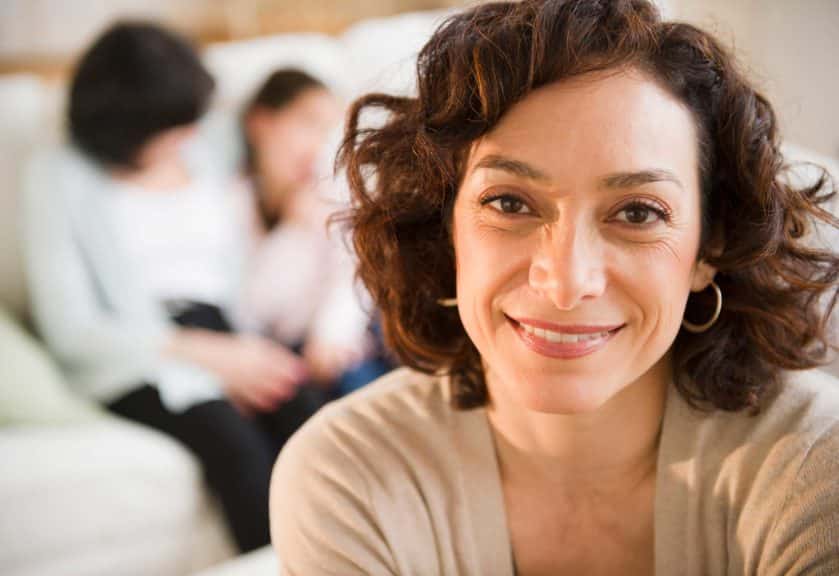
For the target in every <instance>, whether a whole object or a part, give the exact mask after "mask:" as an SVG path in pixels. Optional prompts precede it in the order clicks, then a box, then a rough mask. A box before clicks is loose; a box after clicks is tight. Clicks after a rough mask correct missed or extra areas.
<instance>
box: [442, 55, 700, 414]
mask: <svg viewBox="0 0 839 576" xmlns="http://www.w3.org/2000/svg"><path fill="white" fill-rule="evenodd" d="M697 152H698V151H697V136H696V129H695V126H694V123H693V120H692V117H691V115H690V113H689V112H688V110H687V109H686V108H684V107H683V106H682V105H681V104H680V103H679V102H678V101H677V100H675V99H674V98H673V97H671V96H670V95H669V94H668V93H666V92H665V91H664V90H662V89H661V88H659V87H658V85H657V84H656V83H654V82H653V81H651V80H650V79H648V78H647V77H646V76H644V75H643V74H642V73H640V72H634V71H627V72H611V73H609V74H604V73H599V74H594V75H588V76H583V77H577V78H573V79H570V80H567V81H563V82H559V83H555V84H551V85H548V86H545V87H542V88H540V89H538V90H536V91H534V92H532V93H531V94H530V95H528V96H527V97H526V98H525V99H524V100H522V101H521V102H519V103H518V104H516V105H515V106H513V107H512V108H511V109H510V110H509V111H508V112H507V114H506V115H504V116H503V118H502V119H501V121H500V122H499V123H498V124H497V125H496V127H495V128H494V129H493V130H492V131H491V132H490V133H489V134H487V135H486V136H484V137H483V138H482V139H480V140H479V141H477V142H475V143H474V144H473V146H472V148H471V150H470V154H469V158H468V160H467V165H466V167H465V171H464V176H463V181H462V184H461V187H460V189H459V192H458V196H457V199H456V201H455V206H454V225H453V232H452V234H453V243H454V248H455V254H456V261H457V299H458V309H459V313H460V317H461V320H462V322H463V325H464V327H465V329H466V332H467V333H468V334H469V337H470V338H471V339H472V341H473V342H474V343H475V345H476V347H477V348H478V350H479V351H480V353H481V356H482V357H483V360H484V364H485V370H486V374H487V385H488V387H489V391H490V395H491V398H493V400H497V399H498V398H500V397H503V398H510V399H512V401H514V402H517V403H519V404H521V405H523V406H524V407H526V408H528V409H530V410H536V411H541V412H551V413H562V414H574V413H584V412H590V411H594V410H596V409H597V408H599V407H600V406H602V405H603V404H605V403H606V402H607V401H608V400H609V399H610V398H612V397H613V396H615V395H616V394H617V393H619V392H620V391H621V390H623V389H625V388H627V387H628V386H630V385H631V384H633V383H635V382H638V381H640V379H642V377H643V376H644V375H645V374H653V373H655V374H659V373H660V372H658V371H653V370H654V369H655V368H661V367H662V366H665V365H666V363H667V362H668V361H669V355H668V350H669V349H670V346H671V344H672V343H673V340H674V339H675V337H676V335H677V333H678V331H679V327H680V323H681V320H682V315H683V312H684V309H685V304H686V302H687V298H688V295H689V292H690V291H691V290H695V291H698V290H702V289H703V288H705V287H706V286H707V284H708V282H709V281H710V280H711V278H712V277H713V269H712V268H710V267H709V266H707V265H706V264H704V263H698V262H697V260H696V258H697V253H698V249H699V238H700V194H699V174H698V166H697V158H698V155H697ZM665 372H666V371H665Z"/></svg>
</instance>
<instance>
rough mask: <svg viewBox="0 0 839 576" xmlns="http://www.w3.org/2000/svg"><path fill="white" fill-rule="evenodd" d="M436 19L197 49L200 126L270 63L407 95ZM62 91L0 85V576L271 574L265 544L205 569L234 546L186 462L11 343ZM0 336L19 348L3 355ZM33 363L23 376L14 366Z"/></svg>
mask: <svg viewBox="0 0 839 576" xmlns="http://www.w3.org/2000/svg"><path fill="white" fill-rule="evenodd" d="M442 16H443V15H442V14H441V13H439V12H430V13H419V14H407V15H402V16H398V17H394V18H388V19H382V20H370V21H366V22H363V23H360V24H358V25H356V26H354V27H352V28H351V29H349V30H347V31H346V32H345V33H344V34H343V35H341V36H338V37H329V36H323V35H318V34H302V35H288V36H276V37H269V38H264V39H259V40H253V41H246V42H238V43H229V44H220V45H214V46H211V47H209V48H208V49H207V50H206V51H205V53H204V58H205V62H206V63H207V65H208V67H209V68H210V70H211V71H212V72H213V74H214V75H215V76H216V78H217V81H218V85H217V93H216V100H215V103H214V108H215V110H214V113H213V115H212V116H211V117H210V120H208V122H207V123H206V126H205V130H206V131H208V134H209V136H210V137H215V135H214V134H213V131H215V130H218V129H220V130H222V132H220V133H219V134H221V135H222V136H224V135H225V134H224V132H223V131H224V130H227V131H228V133H227V134H226V135H227V136H228V137H233V135H232V134H230V133H229V130H230V129H231V127H232V125H231V124H230V122H225V121H224V120H223V119H225V118H230V117H231V113H232V112H235V111H236V109H237V107H238V106H240V105H241V103H242V102H243V100H244V98H246V97H247V95H249V94H250V93H251V92H252V91H253V90H254V89H255V88H256V87H257V84H258V83H259V82H260V81H261V80H262V79H263V78H264V77H266V76H267V74H268V72H270V70H272V69H273V68H275V67H278V66H285V65H294V66H298V67H302V68H304V69H306V70H308V71H310V72H311V73H313V74H315V75H317V76H319V77H320V78H322V79H324V80H325V81H326V82H327V83H329V84H330V85H332V86H333V87H334V89H335V90H336V91H337V92H338V93H339V94H340V95H342V96H343V97H344V98H345V99H346V100H349V99H351V98H352V97H353V96H355V95H357V94H359V93H361V92H364V91H368V90H387V91H397V92H408V91H410V90H411V89H412V72H413V62H414V56H415V55H416V53H417V51H418V50H419V48H420V47H421V46H422V44H423V43H424V41H425V40H426V39H427V37H428V36H429V35H430V33H431V31H432V29H433V27H434V26H435V25H436V24H437V23H438V22H439V21H440V20H441V18H442ZM64 95H65V86H64V85H61V84H51V83H47V82H45V81H43V80H41V79H40V78H38V77H34V76H7V77H0V312H3V311H5V312H4V313H3V314H2V316H0V424H4V425H3V426H2V427H0V462H2V463H3V465H2V467H3V472H2V474H0V509H2V510H3V513H2V514H0V574H3V575H4V576H24V575H26V576H28V575H32V576H35V575H38V576H49V575H53V574H54V575H66V574H73V575H78V576H83V575H87V576H98V575H102V576H104V575H113V574H120V575H125V576H128V575H134V574H136V575H141V574H143V575H146V574H155V575H159V576H176V575H183V574H192V573H196V572H198V571H201V570H203V569H207V570H208V572H207V573H206V574H208V575H211V574H215V575H217V576H221V575H231V574H241V573H245V574H254V575H260V574H266V575H267V574H276V573H277V567H276V566H277V562H276V559H275V558H274V557H273V553H272V551H271V550H270V548H266V549H263V550H260V551H257V552H256V553H252V554H249V555H246V556H245V557H243V558H241V559H238V560H236V561H233V562H228V563H225V564H223V565H219V563H220V562H222V561H225V560H229V559H230V558H232V557H233V556H234V555H235V548H234V546H233V544H232V540H231V537H230V535H229V534H228V532H227V529H226V527H225V525H224V522H223V520H222V518H221V516H220V513H219V510H218V507H217V505H216V503H215V501H214V499H213V498H212V497H211V496H210V495H209V494H208V492H207V490H206V489H205V486H204V483H203V480H202V477H201V473H200V469H199V467H198V465H197V462H196V461H195V460H194V459H193V457H192V456H191V455H190V454H189V453H188V452H186V451H185V450H184V449H183V448H182V447H181V446H180V445H179V444H177V443H176V442H174V441H172V440H170V439H169V438H167V437H165V436H163V435H161V434H159V433H157V432H155V431H152V430H149V429H146V428H142V427H140V426H137V425H134V424H132V423H130V422H127V421H123V420H120V419H117V418H115V417H112V416H109V415H106V414H104V413H102V412H101V411H98V410H95V409H94V408H93V407H92V406H90V405H89V404H86V402H85V401H84V400H83V399H80V398H78V397H76V396H73V394H72V392H71V391H69V390H68V389H62V390H59V389H58V387H60V386H62V385H63V382H60V381H59V382H56V380H60V378H59V376H58V375H57V371H56V370H55V367H54V366H51V365H49V360H48V359H47V358H46V357H45V354H44V352H43V350H41V349H39V348H38V345H37V344H35V343H34V340H32V339H31V338H28V337H27V336H26V335H22V334H20V331H21V330H20V328H19V326H18V324H19V325H24V324H25V322H26V317H27V312H26V305H27V304H26V300H27V299H26V289H25V279H24V277H23V269H22V265H21V261H20V250H19V240H18V225H19V222H18V180H19V174H20V169H21V166H22V164H23V163H24V162H25V160H26V158H27V157H28V156H29V155H30V153H31V151H32V150H33V149H34V148H37V147H39V146H42V145H44V144H46V143H50V142H55V141H58V140H60V139H61V138H62V121H61V118H62V112H63V106H64ZM219 119H222V121H221V122H217V121H218V120H219ZM222 157H229V155H228V154H222ZM69 304H70V303H68V305H69ZM3 322H5V324H4V323H3ZM4 338H5V340H4ZM10 338H12V341H13V346H15V347H17V348H15V350H19V351H13V350H12V349H11V348H10V347H9V346H7V347H6V348H5V349H3V342H7V341H9V339H10ZM22 340H25V342H22ZM4 351H5V352H6V353H7V354H8V356H3V352H4ZM24 356H25V357H26V358H25V361H24V359H23V357H24ZM4 359H5V361H7V364H6V366H7V369H6V370H4V369H3V368H4V366H3V362H4ZM33 361H34V362H36V363H39V365H38V367H37V370H34V371H33V369H32V368H31V367H30V366H28V364H27V366H26V367H23V364H26V363H29V364H31V363H32V362H33ZM8 362H11V363H12V364H15V366H13V367H9V366H11V365H10V364H9V363H8ZM33 373H35V374H36V375H35V376H33V375H32V374H33ZM2 379H5V381H3V380H2ZM46 381H50V383H49V385H47V382H46ZM21 402H22V403H23V408H21V407H20V406H17V405H18V404H20V403H21ZM16 406H17V407H16Z"/></svg>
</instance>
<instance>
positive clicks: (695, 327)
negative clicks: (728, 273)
mask: <svg viewBox="0 0 839 576" xmlns="http://www.w3.org/2000/svg"><path fill="white" fill-rule="evenodd" d="M710 286H711V288H713V289H714V294H716V295H717V307H716V308H715V309H714V315H713V316H711V319H710V320H708V321H707V322H705V323H704V324H693V323H692V322H688V321H687V320H685V319H684V318H682V327H683V328H684V329H685V330H687V331H688V332H692V333H693V334H701V333H702V332H705V331H707V330H708V329H709V328H710V327H711V326H713V325H714V324H716V323H717V319H718V318H719V317H720V312H721V311H722V290H720V287H719V286H717V283H716V282H714V281H713V280H711V284H710Z"/></svg>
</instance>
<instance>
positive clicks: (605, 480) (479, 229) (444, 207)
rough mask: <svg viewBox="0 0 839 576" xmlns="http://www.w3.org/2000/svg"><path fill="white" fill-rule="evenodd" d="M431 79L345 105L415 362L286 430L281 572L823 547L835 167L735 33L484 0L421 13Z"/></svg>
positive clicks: (654, 560) (819, 551)
mask: <svg viewBox="0 0 839 576" xmlns="http://www.w3.org/2000/svg"><path fill="white" fill-rule="evenodd" d="M418 87H419V93H418V95H417V97H416V98H397V97H391V96H387V95H382V94H371V95H368V96H366V97H364V98H362V99H360V100H359V101H358V102H356V104H355V106H354V108H353V110H352V112H351V115H350V122H349V125H348V129H347V134H346V140H345V144H344V148H343V151H342V156H341V160H342V161H343V162H344V164H345V165H346V167H347V171H348V176H349V180H350V185H351V188H352V192H353V197H354V207H353V210H352V211H351V213H350V215H349V218H350V222H351V225H352V231H353V241H354V244H355V248H356V251H357V253H358V255H359V259H360V269H359V273H360V275H361V277H362V279H363V280H364V282H365V284H366V285H367V287H368V289H369V290H370V292H371V294H372V295H373V296H374V298H375V300H376V303H377V305H378V306H379V307H380V309H381V310H382V314H383V322H384V326H385V329H386V334H387V338H388V340H389V342H390V343H391V345H392V346H393V348H394V350H395V351H396V352H397V353H398V354H399V355H400V357H401V359H402V360H403V361H404V363H405V364H407V365H408V366H409V367H410V368H411V369H413V370H409V369H406V370H402V371H398V372H395V373H393V374H392V375H391V376H389V377H387V378H385V379H383V380H382V381H381V382H379V383H378V384H375V385H373V386H372V387H370V389H369V390H367V391H365V393H364V394H360V395H356V396H353V397H350V398H348V399H346V400H344V401H342V402H340V403H337V404H335V405H333V406H331V407H329V408H328V409H326V410H324V411H322V412H321V414H320V415H319V416H317V417H316V418H315V419H314V420H312V421H311V422H310V423H309V424H308V425H307V426H306V427H305V428H304V429H303V430H302V431H301V432H300V433H299V434H298V435H297V436H296V437H295V438H294V439H292V441H291V443H290V444H289V446H288V447H287V448H286V449H285V450H284V452H283V453H282V454H281V456H280V459H279V461H278V464H277V466H276V468H275V474H274V479H273V487H272V534H273V537H274V542H275V545H276V547H277V549H278V552H279V554H280V557H281V558H282V559H283V562H284V564H285V569H286V571H287V573H289V574H333V573H340V574H370V573H375V574H502V575H510V574H514V573H515V574H564V573H568V574H583V573H584V574H616V573H620V574H651V573H653V572H655V573H657V574H696V575H700V574H723V573H734V574H761V575H775V574H778V575H780V574H803V573H807V574H833V573H835V572H836V571H837V570H839V540H837V538H836V533H837V531H839V483H837V482H836V478H839V386H837V383H836V381H835V380H833V379H831V378H830V377H828V376H826V375H824V374H822V373H821V372H818V371H806V372H805V371H803V369H808V368H814V367H817V366H818V365H819V364H821V363H823V362H824V361H825V356H826V351H827V349H828V348H829V346H830V343H829V342H828V341H827V336H826V332H825V327H826V323H827V320H828V317H829V314H830V311H831V310H832V308H833V305H834V304H835V302H836V299H837V278H839V255H837V253H836V252H834V251H833V250H831V249H829V248H819V247H816V246H815V245H814V243H813V241H812V239H811V238H809V237H808V235H807V233H808V232H809V231H810V230H811V229H812V227H813V225H814V223H816V222H817V221H821V222H823V223H824V224H825V225H826V226H830V227H834V228H835V227H837V226H839V222H837V220H836V219H835V218H834V217H833V216H831V215H830V214H829V213H828V212H826V211H825V210H824V209H823V208H822V205H823V204H824V203H825V202H826V201H827V200H828V199H830V198H831V197H832V195H833V193H834V192H833V187H832V183H831V181H830V179H829V177H828V176H827V175H826V174H825V175H824V177H823V178H822V179H821V180H820V181H819V182H817V183H815V184H814V185H813V186H812V187H810V188H795V187H793V186H791V185H790V184H789V183H788V181H787V179H786V176H785V171H786V170H787V168H788V166H787V165H786V164H785V162H784V159H783V157H782V156H781V155H780V153H779V151H778V150H779V147H778V144H779V142H778V140H779V137H778V134H777V131H776V123H775V118H774V114H773V112H772V109H771V107H770V105H769V104H768V102H766V100H765V99H764V98H763V97H762V96H761V95H760V94H758V93H757V92H756V91H755V90H754V89H753V88H752V87H751V85H750V84H749V83H748V81H747V80H746V79H745V78H744V77H743V75H742V74H741V73H740V72H738V70H737V67H736V65H735V63H734V60H733V58H732V56H730V55H729V54H728V53H726V52H725V51H724V50H723V49H722V48H721V47H720V46H719V44H718V43H717V42H716V41H715V40H714V39H713V38H712V37H711V36H709V35H708V34H706V33H704V32H702V31H701V30H698V29H696V28H694V27H692V26H689V25H686V24H679V23H669V22H662V21H661V20H660V19H659V16H658V13H657V12H656V10H655V8H654V6H653V5H652V4H650V3H648V2H646V1H643V0H632V1H629V0H611V1H598V0H524V1H522V2H509V3H508V2H498V3H491V4H484V5H481V6H477V7H475V8H473V9H471V10H469V11H466V12H464V13H462V14H459V15H456V16H453V17H452V18H451V19H450V20H448V21H447V22H446V23H444V24H443V25H442V26H441V27H440V28H439V29H438V30H437V32H436V33H435V35H434V36H433V37H432V39H431V40H430V41H429V43H428V44H427V45H426V46H425V48H424V49H423V51H422V52H421V54H420V58H419V64H418ZM371 107H384V108H385V109H387V110H388V111H389V112H390V117H389V120H388V121H387V122H386V123H385V124H384V125H383V126H381V127H378V128H366V127H360V126H359V118H360V116H361V114H362V112H364V111H365V110H367V109H369V108H371ZM825 303H826V304H827V307H826V308H825ZM792 370H799V371H798V372H793V371H792ZM292 495H293V496H292ZM408 519H410V520H408ZM406 522H410V527H408V526H406Z"/></svg>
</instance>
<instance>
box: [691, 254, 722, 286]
mask: <svg viewBox="0 0 839 576" xmlns="http://www.w3.org/2000/svg"><path fill="white" fill-rule="evenodd" d="M716 274H717V269H716V268H714V267H713V266H711V265H710V264H708V263H707V262H705V260H698V261H697V262H696V266H694V267H693V278H692V279H691V283H690V290H691V292H702V291H703V290H705V288H707V287H708V285H709V284H711V280H713V279H714V276H716Z"/></svg>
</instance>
